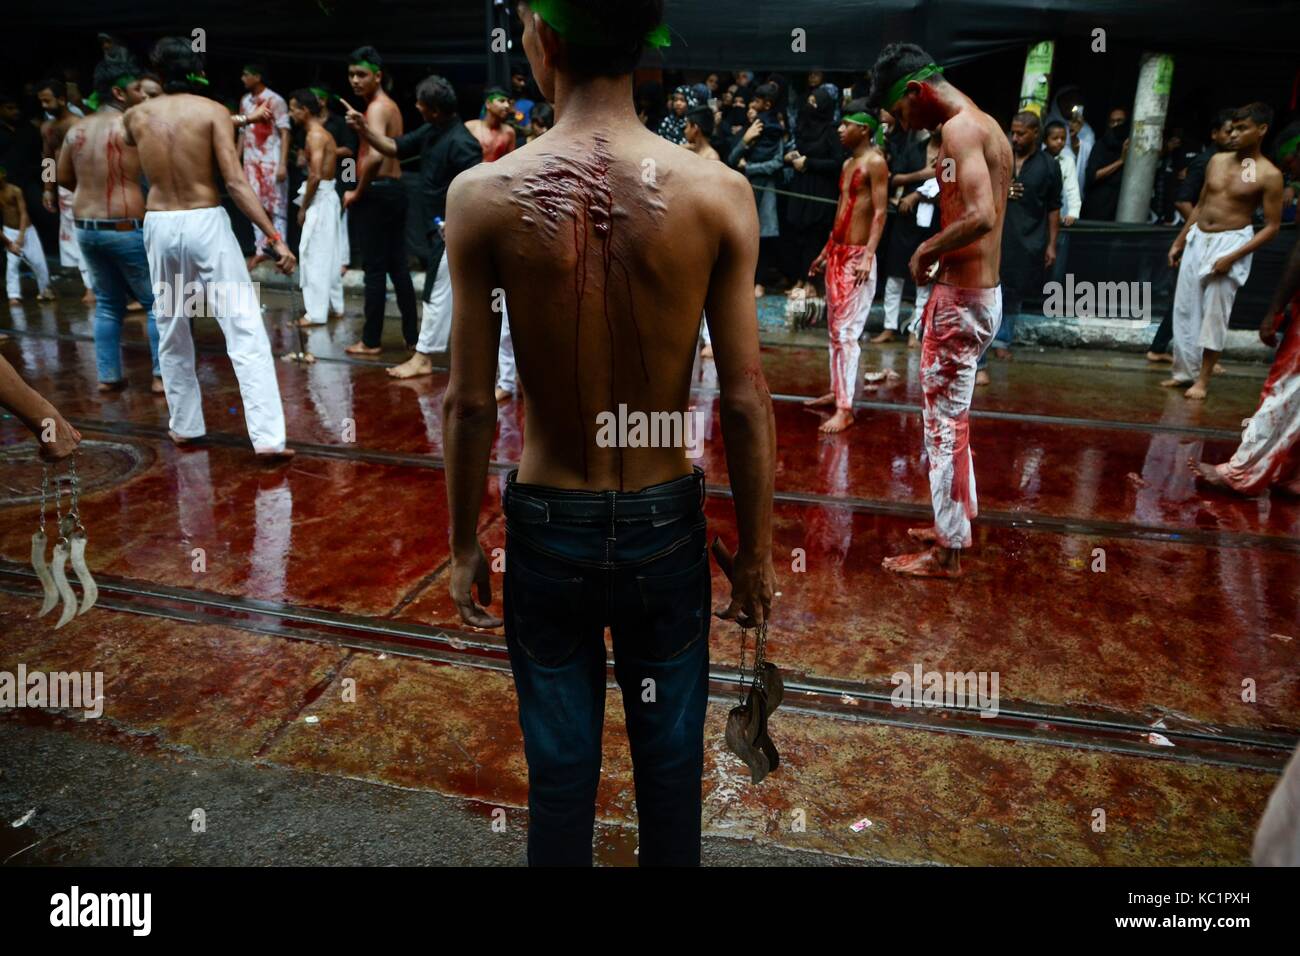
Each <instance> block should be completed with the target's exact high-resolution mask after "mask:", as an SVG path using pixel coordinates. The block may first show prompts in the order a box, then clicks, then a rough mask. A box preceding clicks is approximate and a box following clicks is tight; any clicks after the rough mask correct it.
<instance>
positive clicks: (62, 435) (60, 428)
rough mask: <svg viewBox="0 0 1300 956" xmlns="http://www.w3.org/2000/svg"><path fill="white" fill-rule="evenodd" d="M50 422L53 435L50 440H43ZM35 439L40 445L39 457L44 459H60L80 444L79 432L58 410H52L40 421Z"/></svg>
mask: <svg viewBox="0 0 1300 956" xmlns="http://www.w3.org/2000/svg"><path fill="white" fill-rule="evenodd" d="M51 423H53V425H54V437H53V439H51V440H50V441H45V440H44V437H43V436H44V435H46V434H48V433H49V432H48V428H49V425H50V424H51ZM37 439H38V441H39V443H40V446H41V458H43V459H44V460H45V461H62V460H63V459H64V458H67V457H68V456H69V455H71V454H72V453H73V452H74V451H76V450H77V445H79V444H81V432H79V431H77V430H76V429H75V428H73V427H72V426H71V425H69V424H68V423H67V421H66V420H65V419H64V417H63V416H62V415H60V414H59V413H58V412H54V413H53V414H52V415H51V416H50V417H49V418H47V419H46V420H45V421H43V422H41V430H40V431H39V432H38V433H37Z"/></svg>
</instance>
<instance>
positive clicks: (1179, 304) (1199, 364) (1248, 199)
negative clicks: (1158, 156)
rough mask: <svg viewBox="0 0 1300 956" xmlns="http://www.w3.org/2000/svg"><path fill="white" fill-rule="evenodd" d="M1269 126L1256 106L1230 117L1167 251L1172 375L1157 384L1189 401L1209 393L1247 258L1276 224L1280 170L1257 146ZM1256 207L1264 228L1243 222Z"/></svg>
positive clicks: (1266, 114) (1266, 111) (1263, 109)
mask: <svg viewBox="0 0 1300 956" xmlns="http://www.w3.org/2000/svg"><path fill="white" fill-rule="evenodd" d="M1272 121H1273V109H1272V107H1270V106H1266V105H1265V104H1263V103H1251V104H1249V105H1247V106H1243V107H1242V108H1241V109H1239V110H1237V111H1236V112H1235V113H1234V114H1233V117H1232V135H1231V136H1230V137H1229V139H1228V149H1227V150H1225V151H1224V152H1222V153H1218V154H1217V155H1215V156H1213V157H1211V159H1210V162H1209V164H1208V165H1207V166H1206V167H1205V185H1204V186H1202V187H1201V197H1200V199H1199V201H1198V202H1197V203H1196V208H1195V209H1193V210H1192V214H1191V216H1190V217H1189V218H1188V220H1187V222H1186V223H1185V224H1184V225H1183V229H1182V232H1180V233H1179V234H1178V238H1177V239H1175V240H1174V244H1173V245H1172V246H1170V247H1169V267H1170V268H1171V269H1172V268H1174V267H1175V266H1177V267H1178V285H1177V286H1176V287H1175V289H1174V370H1173V375H1172V377H1170V378H1168V379H1166V380H1165V381H1163V382H1161V383H1160V384H1161V385H1163V386H1165V387H1166V388H1183V387H1187V386H1191V387H1190V388H1187V391H1186V392H1185V393H1184V394H1185V395H1186V397H1187V398H1190V399H1192V400H1193V401H1203V400H1204V399H1205V396H1206V394H1207V392H1208V391H1209V387H1210V377H1211V376H1212V375H1213V374H1214V367H1215V365H1217V364H1218V361H1219V353H1221V352H1222V351H1223V345H1224V342H1226V341H1227V338H1228V319H1229V318H1230V317H1231V315H1232V303H1233V300H1235V299H1236V298H1237V290H1238V289H1240V288H1241V287H1242V286H1243V285H1245V284H1246V279H1247V278H1248V277H1249V276H1250V261H1251V256H1252V254H1253V253H1254V252H1255V250H1256V249H1259V248H1261V247H1262V246H1264V245H1265V244H1266V243H1268V242H1269V241H1270V240H1272V238H1273V237H1274V236H1276V235H1277V231H1278V228H1279V226H1280V225H1281V222H1282V173H1281V172H1280V171H1279V170H1278V168H1277V167H1276V166H1274V165H1273V164H1272V163H1270V162H1269V161H1268V159H1267V158H1265V156H1264V155H1263V153H1261V152H1260V149H1259V144H1260V143H1261V142H1263V139H1264V137H1265V135H1266V134H1267V133H1268V126H1269V123H1271V122H1272ZM1260 206H1263V207H1264V228H1263V229H1261V230H1260V231H1259V232H1256V231H1255V228H1254V226H1252V225H1251V219H1252V218H1253V217H1254V215H1255V210H1256V209H1258V208H1259V207H1260ZM1180 259H1181V260H1182V263H1181V265H1180V264H1179V260H1180Z"/></svg>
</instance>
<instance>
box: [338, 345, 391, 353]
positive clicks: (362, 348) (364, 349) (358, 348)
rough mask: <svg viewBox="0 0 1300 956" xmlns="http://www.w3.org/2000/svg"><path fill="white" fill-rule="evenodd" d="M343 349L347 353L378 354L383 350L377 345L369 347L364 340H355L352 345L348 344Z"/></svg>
mask: <svg viewBox="0 0 1300 956" xmlns="http://www.w3.org/2000/svg"><path fill="white" fill-rule="evenodd" d="M343 351H345V352H347V353H348V354H349V355H378V354H379V353H380V352H382V351H383V349H381V348H380V347H379V346H377V345H376V346H375V347H374V348H371V347H370V346H369V345H367V344H366V343H365V342H357V343H355V344H353V345H349V346H348V347H347V348H345V349H344V350H343Z"/></svg>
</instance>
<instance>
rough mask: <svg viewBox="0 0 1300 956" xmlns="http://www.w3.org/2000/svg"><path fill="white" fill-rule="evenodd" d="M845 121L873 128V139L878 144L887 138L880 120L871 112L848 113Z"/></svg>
mask: <svg viewBox="0 0 1300 956" xmlns="http://www.w3.org/2000/svg"><path fill="white" fill-rule="evenodd" d="M844 122H846V123H856V124H857V125H859V126H865V127H867V129H869V130H871V139H872V141H873V142H874V143H875V144H876V145H877V146H879V145H880V144H881V143H883V142H884V140H885V135H884V133H882V132H881V130H880V120H878V119H876V118H875V117H874V116H872V115H871V114H870V113H848V114H846V115H845V117H844Z"/></svg>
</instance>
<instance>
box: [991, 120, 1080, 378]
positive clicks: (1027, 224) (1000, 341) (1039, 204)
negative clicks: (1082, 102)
mask: <svg viewBox="0 0 1300 956" xmlns="http://www.w3.org/2000/svg"><path fill="white" fill-rule="evenodd" d="M1039 130H1040V126H1039V122H1038V117H1037V116H1036V115H1034V114H1033V113H1030V112H1024V113H1017V114H1016V115H1015V118H1014V119H1012V121H1011V147H1012V152H1013V153H1014V154H1015V155H1014V156H1013V157H1012V173H1013V177H1014V178H1013V179H1012V180H1011V188H1010V192H1009V197H1010V198H1009V201H1008V202H1007V214H1006V217H1005V218H1004V219H1003V220H1002V268H1001V276H1002V324H1001V325H1000V326H999V327H998V332H997V335H996V336H994V339H993V345H994V346H995V348H996V351H997V355H998V357H999V358H1010V357H1011V343H1012V341H1013V340H1014V338H1015V317H1016V314H1017V313H1018V312H1019V311H1020V306H1021V303H1022V301H1023V300H1024V297H1025V293H1026V292H1028V291H1030V290H1031V289H1033V288H1035V287H1037V288H1040V289H1041V288H1042V284H1043V271H1044V269H1051V268H1052V266H1053V264H1055V262H1056V234H1057V231H1058V230H1059V229H1060V225H1061V167H1060V166H1059V165H1058V164H1057V162H1056V160H1055V158H1053V157H1052V155H1051V154H1050V153H1048V152H1046V151H1045V150H1041V149H1039V148H1038V134H1039ZM987 354H988V353H987V352H986V353H985V356H987ZM987 362H988V359H987V357H981V358H980V363H979V368H980V371H979V372H977V373H976V379H975V380H976V383H977V384H984V383H986V382H987V381H988V373H987V372H986V371H984V366H985V365H986V364H987Z"/></svg>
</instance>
